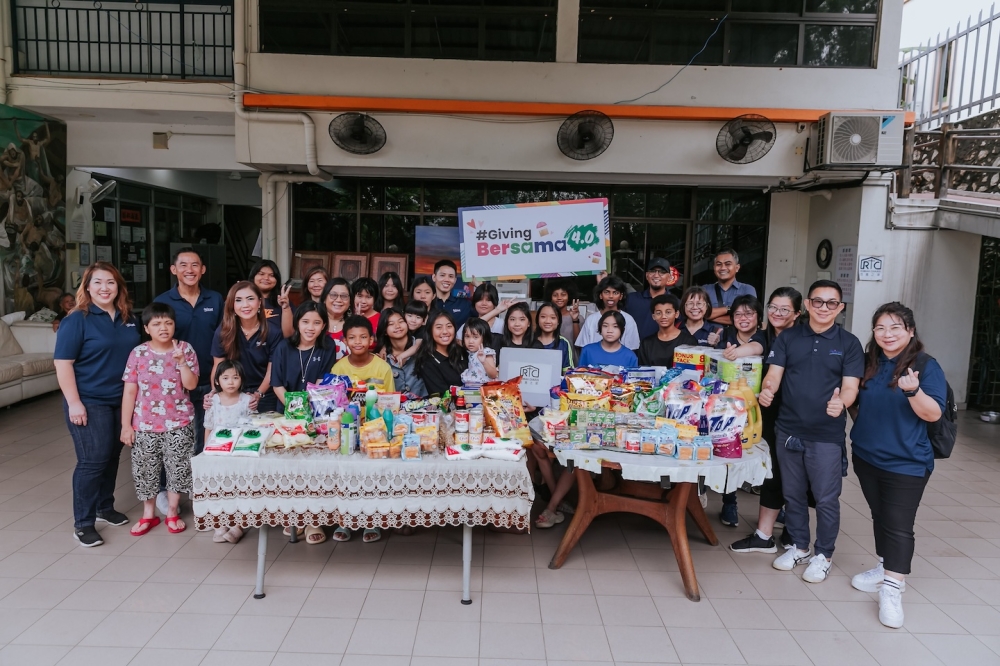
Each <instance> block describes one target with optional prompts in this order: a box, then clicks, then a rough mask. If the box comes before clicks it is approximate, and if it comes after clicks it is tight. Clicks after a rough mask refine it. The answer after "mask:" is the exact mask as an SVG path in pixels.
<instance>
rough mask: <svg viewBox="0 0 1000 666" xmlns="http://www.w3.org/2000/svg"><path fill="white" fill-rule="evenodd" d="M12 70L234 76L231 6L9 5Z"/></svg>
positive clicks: (20, 0)
mask: <svg viewBox="0 0 1000 666" xmlns="http://www.w3.org/2000/svg"><path fill="white" fill-rule="evenodd" d="M10 8H11V15H12V17H11V18H12V20H11V29H12V33H13V41H14V71H15V73H19V74H59V75H65V74H80V75H96V76H120V77H123V78H157V79H161V78H166V79H171V78H180V79H230V80H231V79H232V78H233V11H232V10H233V0H213V2H211V3H208V2H172V3H155V4H154V3H144V2H120V1H117V0H103V2H102V1H100V0H98V1H94V2H86V1H83V0H10Z"/></svg>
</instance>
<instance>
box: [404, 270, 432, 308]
mask: <svg viewBox="0 0 1000 666" xmlns="http://www.w3.org/2000/svg"><path fill="white" fill-rule="evenodd" d="M410 300H411V301H420V302H422V303H424V304H425V305H426V306H427V312H430V311H431V310H433V309H434V282H433V281H432V280H431V279H430V278H429V277H427V276H426V275H421V276H420V277H418V278H417V279H415V280H414V281H413V284H411V285H410Z"/></svg>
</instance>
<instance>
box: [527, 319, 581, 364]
mask: <svg viewBox="0 0 1000 666" xmlns="http://www.w3.org/2000/svg"><path fill="white" fill-rule="evenodd" d="M562 330H563V317H562V311H561V310H560V308H559V307H558V306H557V305H556V304H555V303H542V304H541V305H540V306H538V310H537V311H535V341H534V346H535V347H536V348H537V349H558V350H560V351H561V352H562V356H563V358H562V368H563V372H565V371H566V370H567V369H569V368H572V367H573V345H571V344H570V342H569V340H567V339H566V338H565V337H563V336H562V335H561V332H562Z"/></svg>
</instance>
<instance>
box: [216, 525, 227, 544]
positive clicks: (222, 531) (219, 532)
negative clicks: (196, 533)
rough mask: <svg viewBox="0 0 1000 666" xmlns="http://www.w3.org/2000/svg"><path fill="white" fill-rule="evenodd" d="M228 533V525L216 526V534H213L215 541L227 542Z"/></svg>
mask: <svg viewBox="0 0 1000 666" xmlns="http://www.w3.org/2000/svg"><path fill="white" fill-rule="evenodd" d="M227 534H229V528H228V527H217V528H215V534H213V535H212V541H214V542H215V543H226V535H227Z"/></svg>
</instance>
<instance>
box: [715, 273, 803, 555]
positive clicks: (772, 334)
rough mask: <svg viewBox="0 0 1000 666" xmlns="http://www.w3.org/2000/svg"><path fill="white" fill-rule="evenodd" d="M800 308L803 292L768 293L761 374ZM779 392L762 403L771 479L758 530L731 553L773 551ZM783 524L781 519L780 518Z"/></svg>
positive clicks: (781, 500) (781, 501)
mask: <svg viewBox="0 0 1000 666" xmlns="http://www.w3.org/2000/svg"><path fill="white" fill-rule="evenodd" d="M801 310H802V294H800V293H799V292H798V291H797V290H796V289H793V288H792V287H778V288H777V289H775V290H774V291H773V292H771V298H769V299H768V301H767V328H765V329H764V335H765V343H764V352H765V354H764V359H765V364H764V373H765V374H766V373H767V363H766V360H767V354H766V352H767V351H768V350H770V348H771V345H773V344H774V340H775V339H776V338H777V337H778V336H779V335H781V333H782V332H784V331H786V330H788V329H789V328H791V327H792V326H794V325H795V320H796V319H797V318H798V315H799V312H801ZM781 396H782V393H781V391H778V392H777V393H775V395H774V401H773V402H772V403H771V404H770V405H768V406H767V407H764V406H761V408H760V416H761V426H762V428H761V430H762V434H763V438H764V441H765V442H767V446H768V448H769V449H770V452H771V478H770V479H764V483H762V484H761V485H760V508H759V509H758V511H757V529H756V530H755V531H754V532H753V533H752V534H750V536H748V537H746V538H743V539H740V540H739V541H737V542H735V543H733V544H731V545H730V546H729V549H730V550H731V551H733V552H734V553H776V552H777V551H778V549H777V546H776V545H775V541H774V525H775V523H777V522H779V521H778V516H779V515H780V514H781V509H782V507H784V506H785V496H784V494H782V492H781V467H780V466H779V465H778V455H777V453H775V451H774V447H775V441H776V439H777V435H776V434H775V432H774V426H775V421H777V418H778V407H779V406H780V405H781ZM781 522H782V523H783V522H784V521H781ZM781 545H782V546H787V545H791V541H790V539H789V535H788V532H787V531H785V530H782V532H781Z"/></svg>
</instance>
